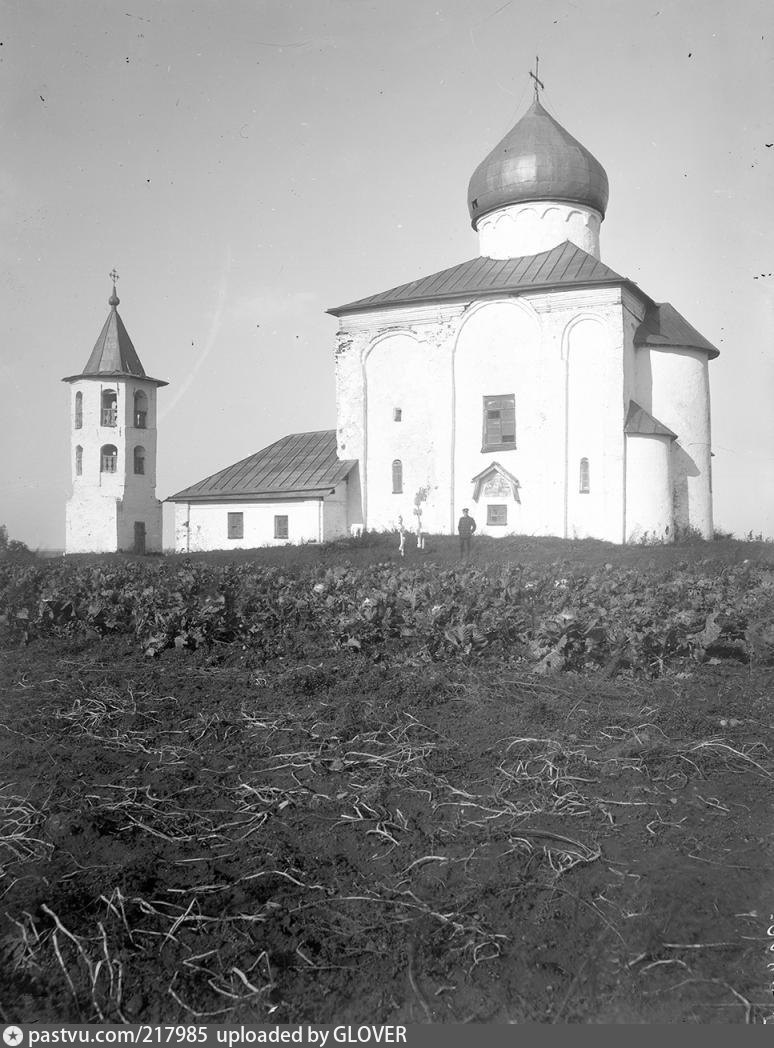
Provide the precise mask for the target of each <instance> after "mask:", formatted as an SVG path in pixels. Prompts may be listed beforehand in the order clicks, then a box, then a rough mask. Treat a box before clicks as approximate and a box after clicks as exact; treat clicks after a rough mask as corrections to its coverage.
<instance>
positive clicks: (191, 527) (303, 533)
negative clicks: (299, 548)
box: [175, 498, 323, 553]
mask: <svg viewBox="0 0 774 1048" xmlns="http://www.w3.org/2000/svg"><path fill="white" fill-rule="evenodd" d="M229 513H242V514H243V537H242V538H241V539H230V538H229V537H228V514H229ZM275 516H286V517H287V518H288V537H287V538H286V539H284V538H283V539H277V538H275V537H274V517H275ZM322 535H323V506H322V500H321V499H319V498H314V499H298V500H287V501H279V500H278V501H276V502H258V501H255V502H250V501H245V502H191V503H187V502H186V503H183V502H178V503H175V550H176V551H177V552H178V553H199V552H204V551H206V550H216V549H255V548H256V547H258V546H285V545H287V544H288V543H291V544H294V545H295V544H298V543H302V542H320V541H321V539H322Z"/></svg>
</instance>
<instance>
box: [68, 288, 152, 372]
mask: <svg viewBox="0 0 774 1048" xmlns="http://www.w3.org/2000/svg"><path fill="white" fill-rule="evenodd" d="M119 301H120V299H119V298H118V295H116V291H115V288H113V294H112V295H111V296H110V298H109V299H108V302H109V303H110V313H108V318H107V320H106V321H105V323H104V324H103V325H102V330H101V331H100V333H99V336H98V337H97V341H96V342H95V343H94V349H93V350H92V351H91V356H90V357H89V359H88V360H87V361H86V367H85V368H84V369H83V371H82V372H81V373H80V374H79V375H68V377H67V378H64V379H62V381H63V382H73V381H74V380H75V379H78V378H103V377H105V378H107V377H115V378H141V379H144V380H145V381H146V382H153V383H154V384H155V385H157V386H166V385H167V383H166V382H164V381H163V380H162V379H159V378H151V377H150V375H146V374H145V368H144V367H143V366H142V363H141V361H140V358H139V356H138V355H137V350H136V349H135V348H134V346H133V345H132V340H131V339H130V338H129V332H128V331H127V330H126V327H125V326H124V322H123V320H122V319H121V316H120V314H119V312H118V309H117V308H116V307H117V306H118V303H119Z"/></svg>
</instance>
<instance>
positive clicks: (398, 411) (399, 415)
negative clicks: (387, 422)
mask: <svg viewBox="0 0 774 1048" xmlns="http://www.w3.org/2000/svg"><path fill="white" fill-rule="evenodd" d="M392 420H393V422H402V421H403V408H393V409H392Z"/></svg>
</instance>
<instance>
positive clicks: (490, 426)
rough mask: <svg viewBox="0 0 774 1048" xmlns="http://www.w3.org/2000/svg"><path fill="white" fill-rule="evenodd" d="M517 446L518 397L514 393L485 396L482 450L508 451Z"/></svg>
mask: <svg viewBox="0 0 774 1048" xmlns="http://www.w3.org/2000/svg"><path fill="white" fill-rule="evenodd" d="M515 447H516V398H515V397H514V395H513V393H508V394H507V395H500V396H498V397H484V436H483V445H482V448H481V450H482V451H507V450H509V449H512V448H515Z"/></svg>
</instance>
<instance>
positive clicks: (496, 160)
mask: <svg viewBox="0 0 774 1048" xmlns="http://www.w3.org/2000/svg"><path fill="white" fill-rule="evenodd" d="M608 195H609V188H608V182H607V175H606V174H605V169H604V168H603V167H602V165H601V164H600V162H599V161H598V160H597V159H596V157H594V156H592V155H591V153H590V152H589V151H588V149H586V147H585V146H583V145H581V143H580V142H578V141H577V139H575V138H573V137H572V135H571V134H570V133H569V131H565V129H564V128H563V127H562V125H561V124H560V123H559V122H558V121H556V120H554V118H553V117H552V116H551V114H550V113H548V112H546V110H545V109H544V108H543V106H542V105H541V104H540V101H539V99H538V98H537V97H536V98H535V100H534V102H533V103H532V105H531V106H530V107H529V109H528V110H527V112H526V113H525V114H524V116H523V117H522V118H521V120H519V122H518V123H517V124H516V125H515V126H514V127H512V128H511V130H510V131H509V132H508V134H507V135H506V136H505V138H503V139H502V141H500V142H498V144H497V145H496V146H495V147H494V149H493V150H492V152H491V153H490V154H489V155H488V156H487V157H485V158H484V160H482V161H481V163H480V164H479V165H478V167H477V168H476V170H475V171H474V172H473V176H472V178H471V179H470V185H469V186H468V208H469V210H470V217H471V219H472V221H473V225H474V226H475V225H476V223H477V222H478V220H479V219H480V218H482V216H483V215H486V214H488V213H489V212H490V211H495V210H497V208H501V207H506V206H507V205H508V204H517V203H526V202H528V201H531V200H535V201H538V200H553V201H557V202H566V203H573V204H581V205H583V206H585V207H591V208H594V210H595V211H598V212H599V213H600V214H601V215H602V216H603V217H604V214H605V209H606V208H607V200H608Z"/></svg>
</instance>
